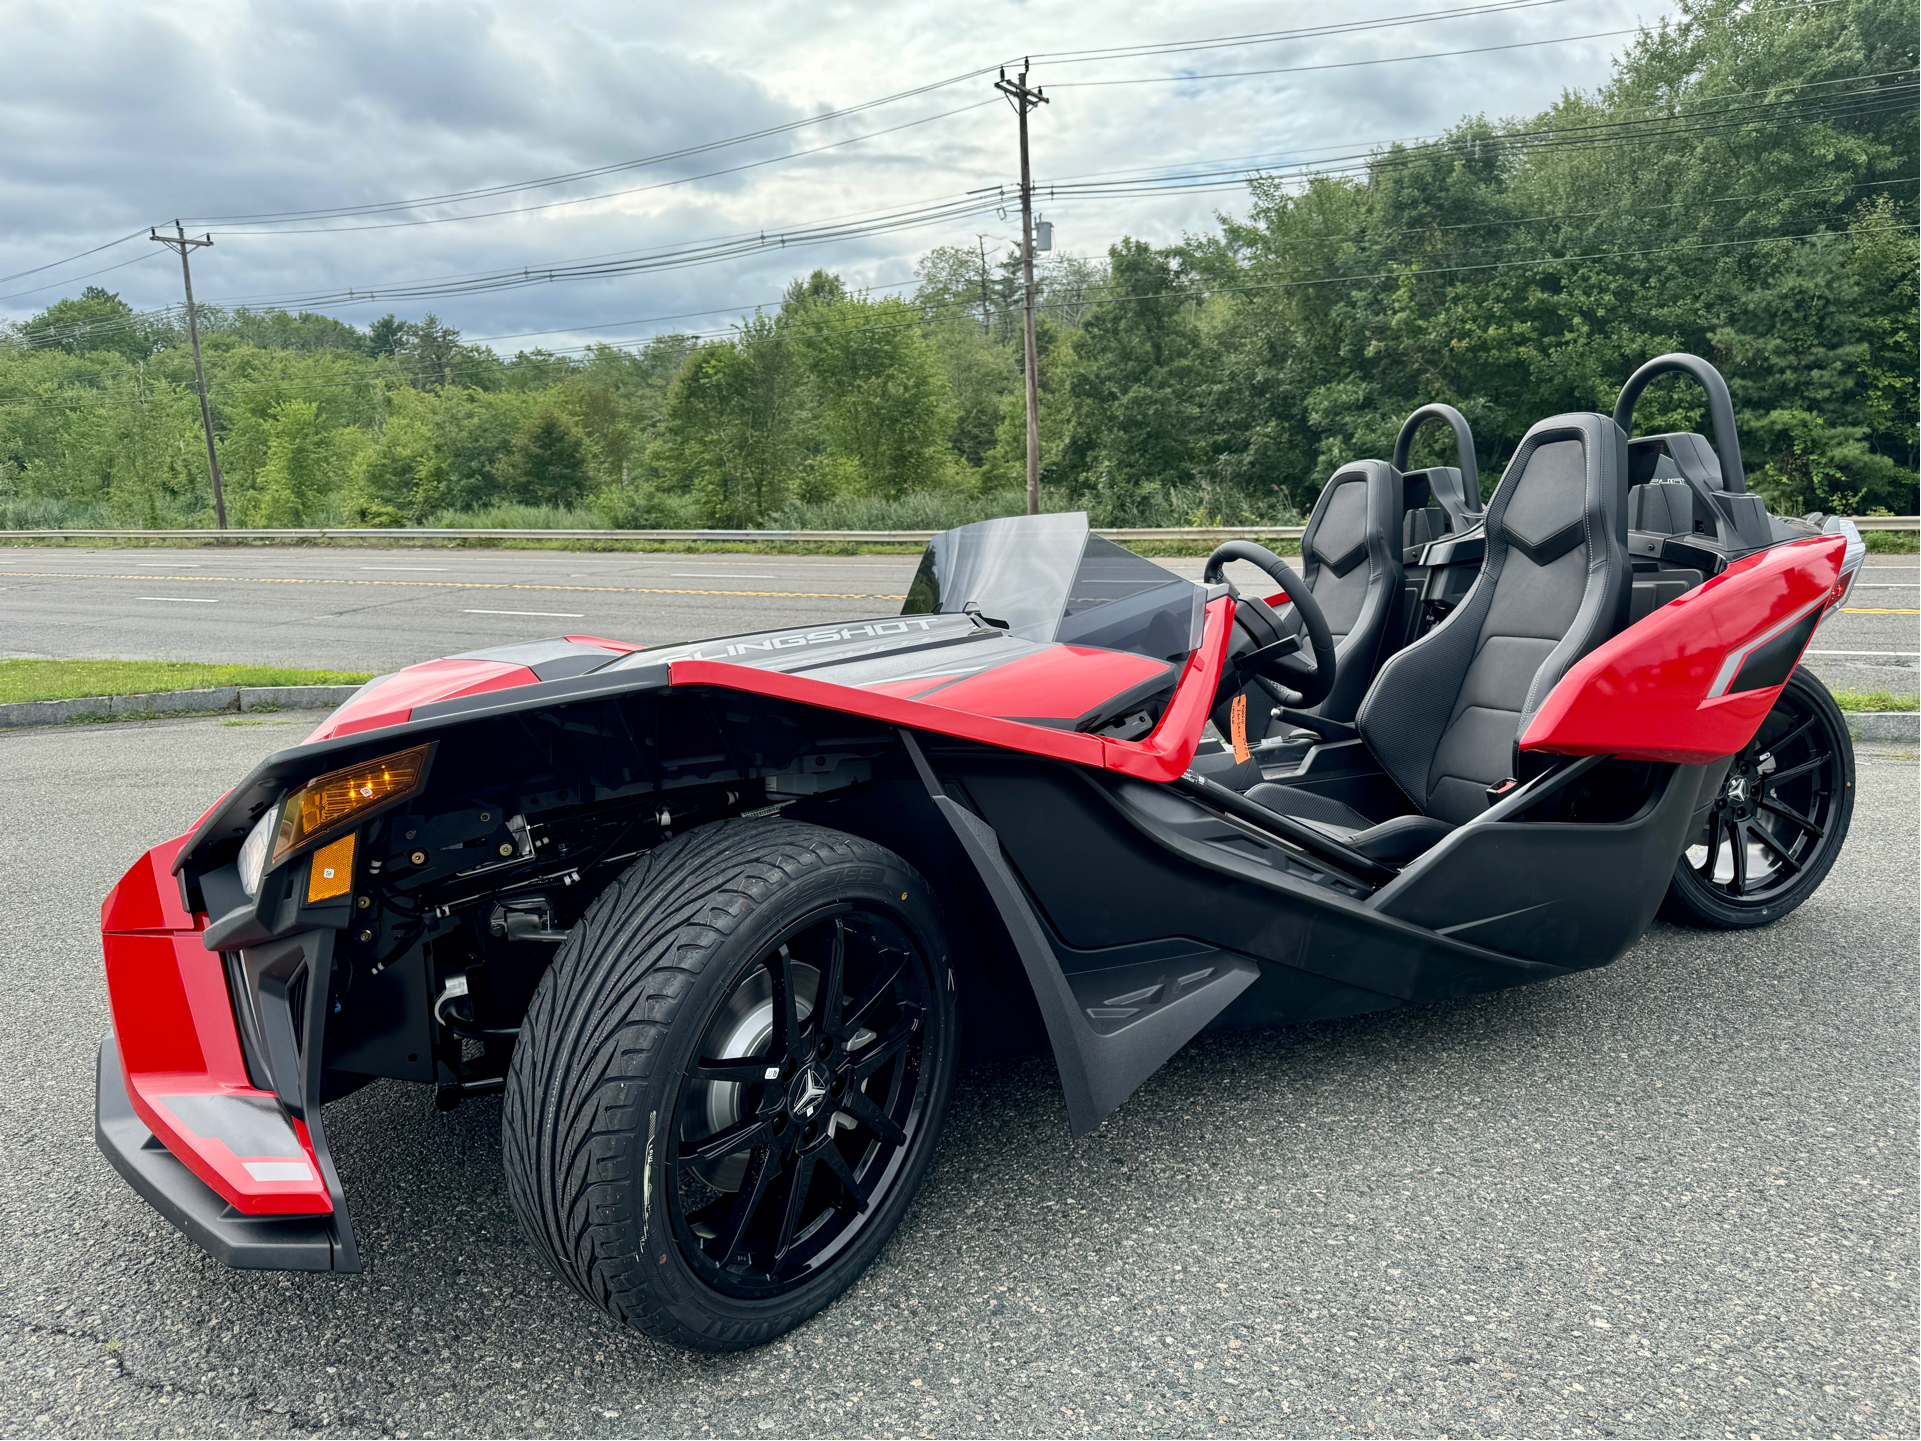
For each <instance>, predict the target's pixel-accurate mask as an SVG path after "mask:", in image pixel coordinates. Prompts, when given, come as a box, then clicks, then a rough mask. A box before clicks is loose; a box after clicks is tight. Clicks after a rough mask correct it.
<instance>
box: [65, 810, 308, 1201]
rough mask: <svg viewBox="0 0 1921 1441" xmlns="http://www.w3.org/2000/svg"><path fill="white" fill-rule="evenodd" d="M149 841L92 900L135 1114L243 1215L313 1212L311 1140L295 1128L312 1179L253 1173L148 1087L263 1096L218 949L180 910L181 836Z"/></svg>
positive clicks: (197, 923)
mask: <svg viewBox="0 0 1921 1441" xmlns="http://www.w3.org/2000/svg"><path fill="white" fill-rule="evenodd" d="M186 840H187V838H186V837H185V836H179V837H176V838H175V839H173V840H171V841H168V842H166V843H165V844H163V845H159V846H155V847H154V848H153V849H152V850H150V851H148V852H147V853H146V854H145V855H144V856H142V857H141V858H140V859H139V860H137V861H135V862H134V864H133V866H132V867H131V868H130V869H129V870H128V871H127V874H126V875H125V876H123V877H121V880H120V883H119V884H118V885H117V886H115V887H114V888H113V890H112V891H111V892H110V893H109V894H108V896H107V899H106V901H105V903H104V904H103V905H102V906H101V908H100V910H101V928H102V934H101V937H100V942H101V949H102V951H103V953H104V955H105V961H106V972H107V998H108V1002H109V1004H110V1006H111V1007H112V1011H113V1032H114V1039H115V1040H116V1041H117V1042H118V1044H119V1049H120V1066H121V1071H122V1073H123V1074H124V1075H125V1077H126V1081H127V1096H128V1098H129V1099H130V1100H131V1101H132V1102H133V1109H134V1113H135V1114H136V1115H138V1116H139V1117H140V1120H141V1122H142V1123H143V1124H144V1125H145V1126H146V1127H147V1129H148V1130H150V1131H152V1132H153V1134H154V1135H155V1136H156V1137H158V1138H159V1140H160V1143H161V1144H162V1145H164V1146H165V1147H166V1148H167V1149H168V1150H169V1151H171V1152H172V1153H173V1154H174V1155H175V1156H176V1157H178V1158H179V1160H180V1161H181V1162H182V1164H184V1165H185V1166H186V1167H187V1169H188V1170H190V1171H192V1172H193V1173H194V1175H196V1176H198V1177H199V1178H200V1179H201V1180H202V1181H204V1182H206V1183H207V1185H208V1186H210V1187H212V1188H213V1190H214V1191H215V1193H216V1194H218V1195H219V1196H220V1197H221V1198H222V1199H223V1200H225V1201H227V1202H228V1203H229V1204H231V1205H232V1206H233V1207H234V1208H235V1209H236V1210H238V1211H241V1212H243V1213H245V1214H247V1215H250V1216H274V1215H314V1214H324V1213H326V1212H329V1211H331V1210H332V1209H333V1203H332V1201H331V1200H330V1199H329V1198H328V1196H327V1189H326V1185H325V1183H324V1182H323V1181H322V1180H321V1179H320V1167H319V1164H318V1162H317V1161H316V1159H315V1157H314V1154H313V1146H312V1144H311V1142H309V1140H308V1139H307V1136H306V1133H305V1131H304V1130H301V1129H300V1128H299V1127H298V1126H296V1127H295V1133H296V1135H297V1136H298V1137H299V1140H300V1144H301V1149H302V1151H303V1152H304V1154H305V1157H306V1161H307V1165H308V1168H309V1170H310V1172H311V1175H312V1179H310V1180H307V1181H259V1180H255V1179H254V1177H253V1176H252V1175H251V1174H250V1173H249V1172H248V1170H247V1166H246V1163H247V1161H248V1160H258V1159H261V1158H255V1157H244V1156H236V1155H234V1154H233V1153H232V1152H231V1151H229V1150H228V1149H227V1147H226V1146H224V1145H223V1144H221V1143H220V1142H219V1141H218V1140H213V1139H210V1138H205V1137H201V1136H196V1135H195V1134H194V1133H193V1132H192V1131H191V1130H190V1129H188V1128H187V1127H186V1126H185V1125H184V1124H183V1123H182V1122H181V1121H180V1120H179V1118H178V1117H176V1116H175V1115H174V1114H173V1113H172V1112H171V1111H170V1110H168V1109H167V1108H166V1105H165V1103H164V1102H162V1101H159V1100H156V1099H155V1097H156V1096H167V1095H181V1094H188V1095H191V1094H204V1093H216V1094H220V1093H224V1094H233V1095H249V1096H262V1097H263V1098H264V1099H266V1100H267V1101H269V1102H273V1103H274V1104H276V1105H277V1104H278V1102H276V1101H274V1098H273V1097H271V1096H265V1094H264V1093H262V1092H259V1091H256V1090H255V1089H254V1087H253V1084H252V1082H251V1081H249V1080H248V1077H247V1066H246V1061H245V1058H244V1057H243V1056H242V1055H241V1051H240V1037H239V1033H238V1032H237V1031H236V1030H235V1028H234V1019H233V1003H232V1000H231V999H230V998H229V996H228V995H227V977H226V973H225V971H224V969H223V967H222V965H221V960H220V957H219V956H218V955H216V954H214V953H212V952H209V951H208V950H207V949H206V947H205V946H204V945H203V944H202V943H201V938H200V929H201V924H202V921H203V920H204V918H203V917H199V916H190V915H187V914H186V912H185V910H184V908H183V907H182V906H181V904H180V899H179V895H180V892H179V886H178V883H177V882H176V881H175V879H174V877H173V874H172V871H173V862H174V857H175V856H176V855H177V854H178V853H179V851H180V848H181V846H183V845H184V844H185V843H186Z"/></svg>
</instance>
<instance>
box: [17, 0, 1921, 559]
mask: <svg viewBox="0 0 1921 1441" xmlns="http://www.w3.org/2000/svg"><path fill="white" fill-rule="evenodd" d="M1916 27H1917V15H1916V5H1915V0H1842V3H1837V4H1831V5H1822V6H1813V7H1802V6H1785V5H1776V6H1763V7H1759V8H1755V7H1751V6H1749V5H1746V4H1737V3H1732V0H1686V3H1685V4H1684V6H1683V16H1682V18H1681V19H1680V20H1679V21H1678V22H1676V23H1674V24H1672V25H1667V26H1664V27H1663V28H1661V29H1659V30H1654V31H1648V32H1646V33H1644V34H1643V35H1642V36H1641V37H1640V38H1639V39H1638V40H1637V41H1636V43H1635V44H1634V45H1633V46H1632V47H1630V49H1629V50H1628V51H1627V52H1626V53H1625V54H1624V55H1623V56H1621V57H1620V58H1619V60H1618V61H1617V63H1616V65H1615V67H1614V71H1613V74H1612V76H1611V77H1610V78H1608V79H1607V81H1606V83H1604V84H1603V85H1602V86H1601V87H1600V89H1598V90H1597V91H1594V92H1591V93H1570V94H1568V95H1566V96H1565V97H1564V98H1563V100H1562V101H1561V102H1560V103H1559V104H1558V105H1556V106H1554V107H1553V108H1552V109H1551V110H1549V111H1547V112H1545V113H1543V114H1541V115H1538V116H1534V117H1531V118H1528V119H1525V120H1519V121H1506V122H1491V121H1488V120H1486V119H1484V118H1480V117H1474V118H1470V119H1466V120H1463V121H1462V122H1461V123H1460V124H1459V125H1457V126H1456V127H1455V128H1454V129H1453V130H1452V131H1451V132H1450V133H1448V134H1447V135H1445V136H1444V137H1442V138H1440V139H1439V140H1436V141H1434V142H1432V143H1425V144H1420V145H1415V146H1394V147H1391V148H1388V149H1386V150H1383V151H1379V152H1377V153H1375V154H1373V155H1372V156H1370V157H1368V159H1367V160H1366V161H1365V162H1364V163H1363V164H1359V165H1357V166H1356V167H1355V173H1352V174H1337V173H1328V174H1322V175H1319V176H1317V177H1315V178H1313V179H1312V180H1311V181H1309V182H1308V183H1306V184H1305V185H1303V184H1300V183H1297V182H1288V183H1282V182H1279V181H1271V182H1270V181H1257V182H1256V183H1255V184H1254V186H1253V193H1252V197H1251V204H1250V205H1249V207H1248V209H1247V211H1246V213H1245V214H1243V215H1240V216H1232V217H1229V216H1224V217H1222V220H1221V224H1220V227H1219V229H1218V231H1216V232H1215V233H1211V234H1207V235H1197V236H1189V237H1187V238H1185V239H1184V240H1182V241H1181V242H1179V243H1177V244H1173V245H1169V246H1161V247H1157V246H1153V245H1149V244H1146V243H1144V242H1141V241H1137V240H1124V241H1122V242H1121V243H1119V244H1117V245H1115V246H1114V247H1112V249H1111V250H1110V252H1109V254H1108V257H1107V259H1106V261H1105V262H1104V263H1103V262H1089V261H1085V260H1075V259H1073V258H1071V257H1058V258H1053V259H1050V260H1049V262H1048V263H1047V264H1046V265H1045V266H1044V267H1043V282H1044V284H1043V297H1042V320H1041V326H1040V341H1041V344H1040V354H1041V369H1040V377H1039V378H1040V385H1041V392H1042V443H1043V457H1044V471H1043V479H1044V482H1045V487H1046V491H1045V493H1046V497H1047V500H1048V503H1049V504H1050V505H1070V504H1071V505H1076V506H1084V507H1086V508H1087V509H1089V510H1091V511H1093V512H1094V513H1095V515H1096V517H1097V518H1098V519H1100V520H1102V521H1105V522H1107V523H1112V524H1179V523H1199V522H1206V521H1217V520H1226V521H1233V520H1240V519H1251V520H1268V521H1280V520H1291V519H1294V518H1296V517H1298V515H1299V513H1300V512H1301V511H1302V510H1304V509H1305V508H1306V507H1307V506H1308V505H1309V504H1311V503H1312V500H1313V497H1314V495H1315V494H1316V493H1317V491H1318V489H1319V486H1320V484H1321V482H1322V480H1323V479H1324V478H1325V476H1326V475H1327V474H1328V473H1329V471H1330V470H1331V469H1332V468H1333V467H1335V466H1336V465H1338V464H1340V463H1341V462H1342V461H1344V460H1346V459H1348V458H1351V457H1356V456H1362V455H1385V454H1387V453H1388V452H1389V451H1390V449H1391V447H1392V445H1393V441H1394V436H1395V433H1396V430H1397V429H1398V427H1399V423H1400V420H1401V418H1402V417H1403V416H1404V415H1405V414H1406V413H1407V412H1408V411H1410V410H1411V409H1413V408H1414V407H1415V406H1417V405H1419V404H1422V403H1424V402H1426V401H1432V400H1445V401H1448V402H1450V403H1452V404H1454V405H1457V406H1458V407H1459V408H1460V409H1461V410H1462V411H1464V412H1465V413H1466V414H1467V415H1468V417H1469V419H1470V420H1471V421H1472V422H1473V425H1474V429H1475V434H1476V439H1477V442H1478V444H1479V448H1480V452H1481V454H1480V460H1481V466H1482V471H1483V474H1484V476H1485V477H1487V479H1488V482H1489V483H1490V484H1491V483H1492V480H1493V478H1494V477H1496V476H1497V475H1498V474H1499V469H1500V465H1501V463H1502V461H1503V460H1504V459H1505V458H1506V457H1507V456H1508V455H1509V454H1511V452H1512V450H1513V448H1514V445H1515V443H1516V442H1517V441H1518V439H1519V437H1520V436H1521V434H1522V433H1523V432H1524V431H1525V430H1526V429H1527V427H1528V425H1529V424H1531V423H1532V422H1533V421H1535V420H1538V419H1540V418H1541V417H1543V416H1547V415H1551V414H1554V413H1556V412H1560V411H1566V410H1593V409H1600V410H1607V409H1609V408H1610V407H1611V405H1612V403H1613V400H1614V396H1615V394H1616V392H1617V391H1618V389H1619V388H1620V385H1621V383H1622V382H1623V381H1624V380H1625V379H1626V378H1627V376H1628V374H1629V373H1630V372H1631V371H1632V370H1633V369H1634V368H1635V366H1637V365H1638V364H1639V363H1640V362H1641V361H1643V360H1645V359H1647V358H1649V357H1651V356H1653V355H1657V354H1660V353H1661V352H1663V351H1668V350H1689V351H1693V352H1696V353H1698V354H1702V355H1706V356H1708V357H1710V358H1711V359H1713V360H1714V362H1715V363H1716V364H1717V365H1719V366H1720V367H1721V368H1722V370H1723V371H1724V373H1725V374H1726V375H1727V377H1728V380H1729V384H1730V386H1731V388H1732V389H1733V392H1734V399H1735V405H1736V412H1737V415H1738V416H1739V417H1740V420H1741V423H1742V448H1743V451H1744V453H1745V458H1746V464H1747V468H1748V472H1749V475H1750V477H1751V479H1752V481H1753V483H1754V484H1755V485H1756V487H1757V488H1758V489H1760V490H1762V491H1763V492H1764V493H1765V494H1766V495H1767V496H1768V498H1769V500H1770V503H1771V504H1772V505H1773V506H1774V507H1775V508H1776V509H1778V510H1783V511H1788V512H1800V511H1805V510H1809V509H1822V510H1833V511H1865V510H1869V509H1876V508H1880V509H1887V510H1893V511H1896V512H1901V513H1913V512H1914V511H1915V509H1916V466H1917V438H1916V386H1915V377H1916V320H1917V295H1916V265H1917V254H1916V233H1915V218H1916V202H1915V181H1916V174H1917V167H1918V166H1921V156H1918V155H1917V149H1916V125H1915V73H1914V66H1915V61H1916V56H1915V50H1916ZM920 276H921V284H920V287H919V289H918V290H917V291H916V293H915V294H914V295H913V296H911V297H906V298H899V297H878V296H873V295H867V294H857V293H852V292H850V291H849V290H848V289H847V288H846V287H845V286H844V285H843V284H842V282H841V281H840V280H839V279H838V278H837V277H835V276H833V275H831V274H828V273H825V272H821V271H816V272H814V273H813V274H812V275H810V276H807V277H804V278H801V279H797V280H796V281H795V282H794V284H793V285H792V286H790V287H789V290H788V293H787V296H786V298H785V300H784V302H783V303H782V304H781V305H780V306H779V307H778V309H776V310H775V311H774V312H772V313H767V314H760V313H757V314H756V315H754V316H753V317H751V318H747V319H744V320H743V321H742V322H741V323H740V324H739V325H738V326H736V327H735V328H734V329H733V331H732V333H731V334H730V335H728V336H727V337H725V338H720V339H709V340H701V339H697V338H695V337H688V336H665V337H660V338H657V339H655V340H653V341H651V342H649V343H648V344H647V345H645V346H643V347H641V348H640V349H639V350H637V351H627V350H620V349H615V348H611V347H603V348H600V349H597V350H594V351H592V352H591V353H589V354H587V355H585V356H559V355H553V354H549V353H546V352H541V351H535V352H523V353H521V354H519V355H516V356H515V357H513V358H512V359H511V360H509V359H503V358H501V357H500V356H498V355H496V354H495V353H494V352H492V351H491V350H487V349H484V348H481V347H476V346H471V345H466V344H463V343H462V341H461V337H460V335H459V333H458V332H457V331H455V330H453V329H452V328H451V327H449V326H447V325H445V324H443V323H442V322H440V321H439V320H438V319H437V318H436V317H434V316H433V315H427V316H424V317H422V318H421V319H420V320H418V321H412V322H407V321H402V320H399V319H397V318H396V317H394V316H387V317H385V318H383V319H381V320H379V321H376V322H375V323H374V324H372V325H371V326H369V327H367V328H365V329H360V328H356V327H354V326H350V325H347V324H344V323H342V322H340V321H337V320H334V319H332V318H330V317H327V316H323V315H311V314H301V315H288V314H286V313H284V312H270V313H264V314H260V313H249V312H245V311H237V312H232V313H224V312H219V311H208V312H204V315H203V327H202V329H203V340H204V348H205V352H206V363H207V368H208V373H209V385H210V389H211V391H212V394H213V400H214V406H215V411H216V417H217V426H218V435H219V440H218V443H219V447H220V455H221V465H222V470H223V472H224V475H225V478H226V484H227V494H228V507H229V513H230V515H231V517H232V518H233V520H234V522H235V523H237V524H256V525H294V524H301V523H314V522H317V521H321V520H330V521H341V522H347V523H361V524H411V523H421V522H427V521H431V520H442V521H446V520H449V519H450V518H452V517H454V516H459V515H467V516H474V515H484V516H489V517H491V518H492V519H493V520H495V521H496V522H500V521H506V520H513V519H519V520H521V521H522V522H523V523H538V520H537V518H538V517H549V518H555V519H559V518H565V519H567V520H569V521H571V522H573V523H580V522H582V521H585V522H587V523H592V522H593V521H594V520H596V519H598V520H600V521H603V522H606V523H611V524H616V525H627V526H651V525H658V526H684V525H728V526H754V525H809V524H817V525H824V526H854V527H866V526H872V527H886V526H889V525H901V526H908V525H914V526H921V525H929V524H940V523H947V522H957V521H959V520H962V519H971V518H974V517H976V516H979V515H983V514H993V513H1000V512H1004V511H1006V510H1011V509H1014V508H1016V507H1017V506H1018V505H1019V486H1020V484H1021V480H1022V476H1023V466H1024V428H1023V427H1024V421H1023V410H1022V384H1021V372H1020V366H1021V347H1020V344H1019V320H1020V309H1019V304H1018V295H1019V291H1018V266H1017V264H1016V263H1015V261H1014V258H1013V257H1011V256H1002V257H997V258H993V259H990V258H989V257H988V256H987V255H986V254H985V253H984V252H983V251H981V250H979V249H978V248H975V247H940V248H937V249H935V250H934V251H932V252H930V253H929V254H928V255H927V256H926V257H924V259H923V261H922V263H921V267H920ZM11 339H12V341H13V343H12V344H11V345H8V346H5V347H0V522H5V523H11V524H14V525H23V524H24V525H30V524H37V523H46V522H54V521H57V522H62V523H73V522H75V521H77V520H82V519H94V520H98V521H103V522H104V521H112V522H116V523H120V524H133V525H169V524H183V523H206V522H207V520H208V519H209V517H210V513H211V498H210V495H209V493H208V492H209V488H208V485H207V477H206V460H205V453H204V448H203V442H202V440H201V436H200V421H199V412H198V407H197V402H196V401H195V398H194V392H193V370H192V361H191V357H190V355H189V353H188V351H187V349H186V347H185V336H184V334H182V333H181V331H180V328H179V327H178V325H177V324H176V323H175V322H173V321H171V320H168V319H154V318H143V317H140V316H136V315H135V314H134V313H133V312H132V311H131V310H130V309H129V308H128V307H127V306H126V305H125V304H123V303H122V302H121V301H120V300H119V299H118V298H117V297H116V296H114V295H111V294H109V293H108V292H106V291H103V290H99V289H97V288H93V287H89V288H88V289H87V290H86V291H84V292H83V293H82V294H81V295H80V296H78V297H75V298H71V299H67V300H63V301H61V302H59V303H58V304H56V305H53V306H51V307H50V308H49V309H48V310H46V311H44V312H43V313H41V314H40V315H38V316H36V317H34V318H33V319H32V320H31V321H29V322H27V323H26V324H24V325H22V326H19V327H16V328H15V331H14V333H13V335H12V337H11ZM1703 411H1704V407H1703V405H1702V402H1701V397H1700V394H1699V392H1698V390H1696V389H1692V388H1690V387H1689V386H1687V385H1684V384H1682V383H1680V382H1678V381H1676V382H1669V381H1663V382H1660V383H1658V384H1657V385H1656V386H1655V387H1654V388H1653V389H1651V390H1650V391H1649V393H1648V395H1647V396H1646V397H1645V398H1644V399H1643V401H1642V406H1641V416H1640V419H1641V426H1640V428H1642V429H1653V428H1663V429H1667V428H1686V429H1697V430H1698V429H1702V428H1703V427H1704V426H1705V424H1706V422H1705V419H1704V415H1703ZM1432 458H1434V459H1439V458H1441V456H1440V453H1439V452H1438V451H1436V452H1435V453H1434V455H1433V457H1432Z"/></svg>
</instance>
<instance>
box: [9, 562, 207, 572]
mask: <svg viewBox="0 0 1921 1441" xmlns="http://www.w3.org/2000/svg"><path fill="white" fill-rule="evenodd" d="M7 564H9V565H11V564H13V562H12V561H8V562H7ZM134 564H135V565H137V566H140V567H141V568H142V569H145V570H199V569H200V562H199V561H197V560H136V561H135V562H134Z"/></svg>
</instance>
